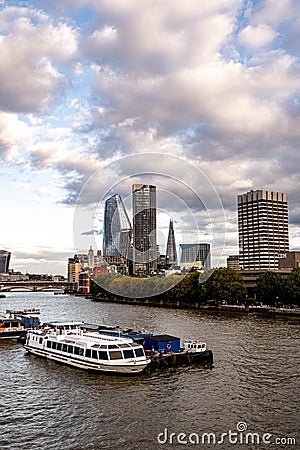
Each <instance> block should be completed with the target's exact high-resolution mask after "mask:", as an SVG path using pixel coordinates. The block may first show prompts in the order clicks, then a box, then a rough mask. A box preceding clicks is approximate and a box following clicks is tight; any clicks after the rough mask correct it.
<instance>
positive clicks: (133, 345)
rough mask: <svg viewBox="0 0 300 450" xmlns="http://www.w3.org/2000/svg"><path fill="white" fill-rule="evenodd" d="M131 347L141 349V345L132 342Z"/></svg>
mask: <svg viewBox="0 0 300 450" xmlns="http://www.w3.org/2000/svg"><path fill="white" fill-rule="evenodd" d="M130 345H131V347H139V344H137V343H136V342H132V343H131V344H130Z"/></svg>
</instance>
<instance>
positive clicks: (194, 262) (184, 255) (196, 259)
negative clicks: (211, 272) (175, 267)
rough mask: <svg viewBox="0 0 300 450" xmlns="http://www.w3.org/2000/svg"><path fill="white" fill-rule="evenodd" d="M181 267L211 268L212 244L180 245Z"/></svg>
mask: <svg viewBox="0 0 300 450" xmlns="http://www.w3.org/2000/svg"><path fill="white" fill-rule="evenodd" d="M179 253H180V266H181V267H183V268H184V267H186V268H192V267H198V266H199V265H200V264H201V266H202V267H204V268H205V269H210V268H211V257H210V244H180V245H179Z"/></svg>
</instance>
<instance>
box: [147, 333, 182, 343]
mask: <svg viewBox="0 0 300 450" xmlns="http://www.w3.org/2000/svg"><path fill="white" fill-rule="evenodd" d="M147 339H152V340H153V341H157V342H163V341H177V340H178V339H180V338H179V337H175V336H171V335H170V334H157V335H156V336H147Z"/></svg>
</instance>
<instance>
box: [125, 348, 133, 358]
mask: <svg viewBox="0 0 300 450" xmlns="http://www.w3.org/2000/svg"><path fill="white" fill-rule="evenodd" d="M123 355H124V358H125V359H127V358H134V352H133V350H123Z"/></svg>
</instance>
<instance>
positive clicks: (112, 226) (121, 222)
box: [103, 194, 132, 258]
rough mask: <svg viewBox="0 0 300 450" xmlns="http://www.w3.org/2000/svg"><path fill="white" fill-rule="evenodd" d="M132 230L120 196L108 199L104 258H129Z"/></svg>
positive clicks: (104, 231)
mask: <svg viewBox="0 0 300 450" xmlns="http://www.w3.org/2000/svg"><path fill="white" fill-rule="evenodd" d="M131 236H132V228H131V224H130V221H129V218H128V215H127V212H126V209H125V206H124V204H123V202H122V198H121V196H120V195H118V194H116V195H113V196H112V197H110V198H108V199H107V200H106V202H105V208H104V229H103V256H124V257H125V258H129V256H130V246H131Z"/></svg>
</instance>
